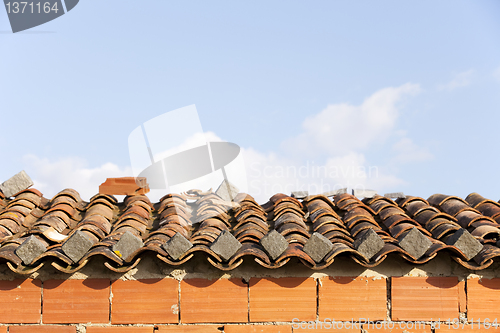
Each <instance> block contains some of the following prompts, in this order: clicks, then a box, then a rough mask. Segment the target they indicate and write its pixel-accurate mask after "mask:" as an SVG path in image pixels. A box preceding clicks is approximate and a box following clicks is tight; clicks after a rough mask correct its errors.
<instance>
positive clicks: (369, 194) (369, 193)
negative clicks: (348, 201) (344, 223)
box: [352, 190, 377, 198]
mask: <svg viewBox="0 0 500 333" xmlns="http://www.w3.org/2000/svg"><path fill="white" fill-rule="evenodd" d="M352 195H354V196H355V197H358V198H373V197H374V196H376V195H377V191H375V190H352Z"/></svg>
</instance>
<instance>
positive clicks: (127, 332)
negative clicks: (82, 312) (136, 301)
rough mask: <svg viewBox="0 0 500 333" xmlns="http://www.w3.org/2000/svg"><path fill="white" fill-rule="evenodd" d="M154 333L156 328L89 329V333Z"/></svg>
mask: <svg viewBox="0 0 500 333" xmlns="http://www.w3.org/2000/svg"><path fill="white" fill-rule="evenodd" d="M121 332H123V333H153V332H154V327H153V326H151V327H95V326H94V327H89V326H87V333H121Z"/></svg>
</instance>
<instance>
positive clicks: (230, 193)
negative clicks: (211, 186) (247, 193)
mask: <svg viewBox="0 0 500 333" xmlns="http://www.w3.org/2000/svg"><path fill="white" fill-rule="evenodd" d="M239 192H240V190H239V189H238V188H237V187H236V186H234V185H233V184H232V183H231V182H230V181H229V180H226V179H225V180H223V181H222V183H221V184H220V185H219V188H218V189H217V191H215V194H217V195H218V196H219V197H221V198H222V199H224V200H226V201H230V202H231V201H233V200H234V198H235V197H236V195H237V194H238V193H239Z"/></svg>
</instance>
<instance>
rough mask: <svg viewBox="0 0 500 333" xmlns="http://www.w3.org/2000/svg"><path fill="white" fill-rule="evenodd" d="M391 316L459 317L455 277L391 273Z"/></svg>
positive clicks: (417, 318) (393, 318)
mask: <svg viewBox="0 0 500 333" xmlns="http://www.w3.org/2000/svg"><path fill="white" fill-rule="evenodd" d="M391 283H392V288H391V303H392V311H391V313H392V315H391V317H392V320H395V321H396V320H438V319H441V320H442V321H445V320H448V318H451V319H453V318H458V308H459V304H458V303H459V291H458V278H456V277H392V278H391Z"/></svg>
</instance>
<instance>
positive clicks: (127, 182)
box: [99, 177, 149, 195]
mask: <svg viewBox="0 0 500 333" xmlns="http://www.w3.org/2000/svg"><path fill="white" fill-rule="evenodd" d="M148 192H149V185H148V184H147V183H146V179H145V178H144V177H138V178H137V179H136V178H135V177H121V178H107V179H106V181H105V182H104V183H102V184H101V185H99V193H100V194H109V195H137V194H146V193H148Z"/></svg>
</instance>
